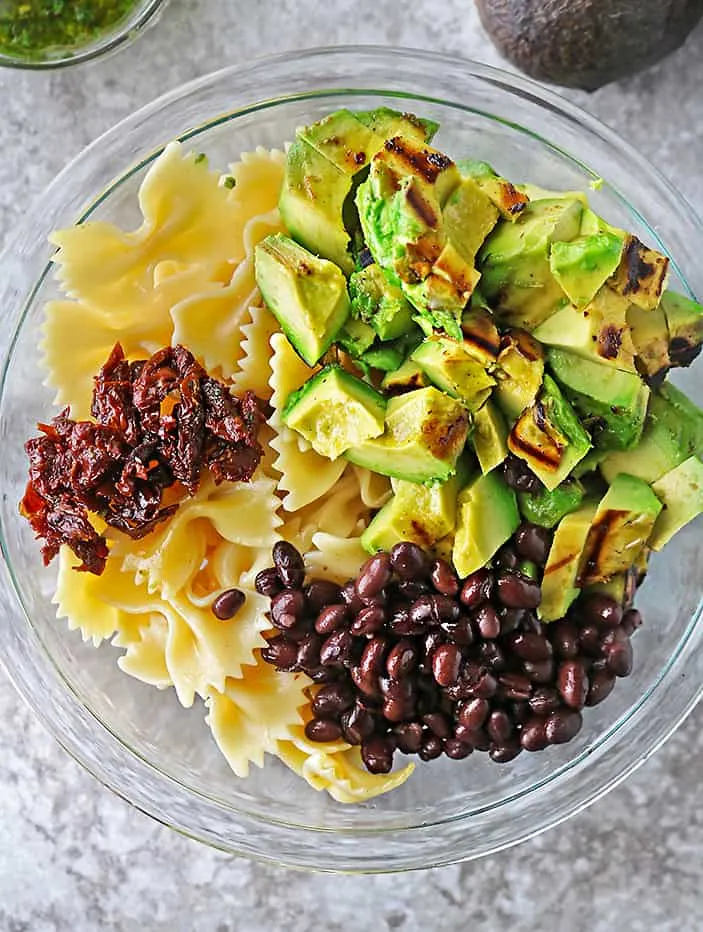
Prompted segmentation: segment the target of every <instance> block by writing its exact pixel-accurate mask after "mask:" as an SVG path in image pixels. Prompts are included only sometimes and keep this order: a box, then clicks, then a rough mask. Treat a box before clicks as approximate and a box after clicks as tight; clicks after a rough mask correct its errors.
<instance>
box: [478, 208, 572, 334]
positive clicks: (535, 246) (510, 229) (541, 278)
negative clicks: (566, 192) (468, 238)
mask: <svg viewBox="0 0 703 932" xmlns="http://www.w3.org/2000/svg"><path fill="white" fill-rule="evenodd" d="M582 210H583V206H582V204H581V203H580V202H579V201H577V200H575V199H556V198H555V199H552V200H542V201H531V202H530V203H529V204H528V205H527V207H526V208H525V209H524V210H523V211H522V213H521V214H520V216H519V217H518V219H517V220H516V221H515V223H499V224H498V226H497V227H496V229H495V230H494V231H493V233H491V235H490V236H489V237H488V239H487V240H486V242H485V243H484V245H483V247H482V249H481V251H480V252H479V255H478V268H479V271H480V272H481V276H482V277H481V290H482V291H483V292H484V294H485V296H486V297H487V298H488V300H489V301H490V302H491V305H492V306H494V307H495V314H496V317H497V318H498V320H499V322H500V323H502V324H503V325H505V326H511V327H522V328H523V329H525V330H534V329H535V327H538V326H539V325H540V324H541V323H542V322H543V321H545V320H547V319H548V318H549V317H551V316H552V314H554V313H555V312H556V311H558V310H559V309H560V308H561V307H563V306H564V305H565V304H568V298H567V297H566V294H565V293H564V291H563V289H562V287H561V285H560V284H559V282H558V281H557V280H556V279H555V278H554V276H553V275H552V271H551V268H550V264H549V254H550V250H551V245H552V243H555V242H569V241H570V240H572V239H574V237H575V236H577V235H578V233H579V225H580V222H581V211H582Z"/></svg>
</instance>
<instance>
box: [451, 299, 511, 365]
mask: <svg viewBox="0 0 703 932" xmlns="http://www.w3.org/2000/svg"><path fill="white" fill-rule="evenodd" d="M461 333H462V336H463V345H464V346H465V347H466V349H467V350H468V351H469V352H470V353H471V355H472V356H475V357H476V359H479V360H481V362H482V363H483V364H484V365H485V366H488V365H491V363H494V362H495V361H496V360H497V358H498V354H499V353H500V349H501V341H500V334H499V333H498V328H497V327H496V325H495V323H494V322H493V315H492V314H491V313H490V312H489V311H487V310H485V309H484V308H481V307H471V308H470V309H469V310H468V311H464V313H463V315H462V317H461Z"/></svg>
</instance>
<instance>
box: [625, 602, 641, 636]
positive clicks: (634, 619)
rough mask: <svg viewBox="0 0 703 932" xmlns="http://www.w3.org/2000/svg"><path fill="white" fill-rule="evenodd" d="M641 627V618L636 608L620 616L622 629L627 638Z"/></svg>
mask: <svg viewBox="0 0 703 932" xmlns="http://www.w3.org/2000/svg"><path fill="white" fill-rule="evenodd" d="M641 625H642V616H641V615H640V613H639V612H638V611H637V609H636V608H631V609H629V611H627V612H625V614H624V615H623V616H622V629H623V631H624V632H625V634H627V635H628V637H629V636H630V635H631V634H633V632H635V631H636V630H637V629H638V628H639V627H641Z"/></svg>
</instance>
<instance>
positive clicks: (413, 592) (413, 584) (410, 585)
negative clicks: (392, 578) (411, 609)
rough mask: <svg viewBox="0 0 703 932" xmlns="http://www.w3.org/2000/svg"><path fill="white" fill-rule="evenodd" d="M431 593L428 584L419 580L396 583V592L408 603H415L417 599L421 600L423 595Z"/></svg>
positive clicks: (403, 580) (402, 580)
mask: <svg viewBox="0 0 703 932" xmlns="http://www.w3.org/2000/svg"><path fill="white" fill-rule="evenodd" d="M429 591H430V587H429V586H428V585H427V583H425V582H421V581H420V580H417V579H401V580H400V582H399V583H396V592H397V593H398V595H399V596H400V598H402V599H405V600H406V601H407V602H414V601H415V599H419V598H420V596H421V595H424V594H425V593H426V592H429Z"/></svg>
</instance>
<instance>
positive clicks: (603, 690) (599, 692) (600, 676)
mask: <svg viewBox="0 0 703 932" xmlns="http://www.w3.org/2000/svg"><path fill="white" fill-rule="evenodd" d="M590 680H591V684H590V686H589V688H588V695H587V696H586V705H590V706H593V705H598V704H599V703H601V702H602V701H603V700H604V699H607V698H608V696H609V695H610V694H611V692H612V691H613V687H614V686H615V676H614V675H613V674H612V673H610V672H609V671H608V670H597V671H596V672H595V673H594V674H593V675H592V676H591V678H590Z"/></svg>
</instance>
